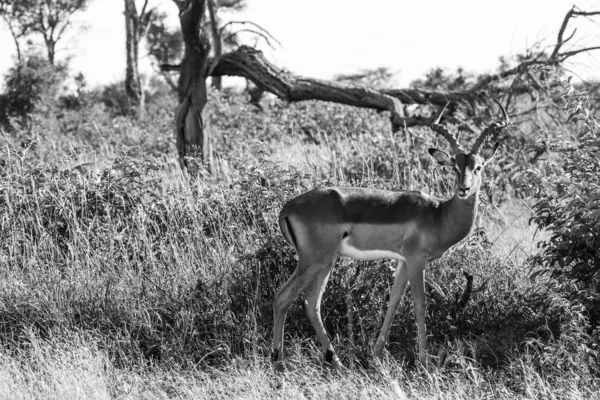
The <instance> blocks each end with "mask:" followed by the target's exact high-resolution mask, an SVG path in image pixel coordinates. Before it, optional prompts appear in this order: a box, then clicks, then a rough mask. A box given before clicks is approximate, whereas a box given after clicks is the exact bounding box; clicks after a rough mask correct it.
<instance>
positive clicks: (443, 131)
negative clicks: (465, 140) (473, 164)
mask: <svg viewBox="0 0 600 400" xmlns="http://www.w3.org/2000/svg"><path fill="white" fill-rule="evenodd" d="M448 104H450V102H447V103H446V105H445V106H444V108H442V111H440V113H439V114H438V116H437V117H436V119H434V120H433V123H432V124H431V125H430V126H429V127H430V128H431V130H432V131H434V132H436V133H438V134H439V135H441V136H443V137H444V139H446V140H447V141H448V143H450V147H451V148H452V152H453V153H454V154H458V153H461V152H464V150H463V148H462V146H461V145H460V143H458V136H455V135H453V134H452V133H450V131H449V130H448V128H446V127H445V126H443V125H440V120H441V119H442V114H443V113H444V111H445V110H446V107H448Z"/></svg>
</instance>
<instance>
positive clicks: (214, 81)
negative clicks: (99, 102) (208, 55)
mask: <svg viewBox="0 0 600 400" xmlns="http://www.w3.org/2000/svg"><path fill="white" fill-rule="evenodd" d="M208 14H209V16H210V31H211V36H212V44H213V50H214V55H215V59H217V60H218V59H219V58H221V56H222V55H223V43H222V41H221V33H220V32H219V27H218V26H217V16H216V13H215V3H214V0H208ZM222 79H223V78H222V77H220V76H213V77H212V78H211V85H212V87H213V88H215V89H217V90H221V89H222V88H223V82H222Z"/></svg>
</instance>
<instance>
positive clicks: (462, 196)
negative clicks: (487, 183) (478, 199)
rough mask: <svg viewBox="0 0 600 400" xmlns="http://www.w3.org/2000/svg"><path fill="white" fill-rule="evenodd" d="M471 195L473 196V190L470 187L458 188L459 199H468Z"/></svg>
mask: <svg viewBox="0 0 600 400" xmlns="http://www.w3.org/2000/svg"><path fill="white" fill-rule="evenodd" d="M469 194H471V188H470V187H469V186H463V185H461V186H459V187H458V198H459V199H466V198H467V197H469Z"/></svg>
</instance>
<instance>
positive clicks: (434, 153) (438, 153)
mask: <svg viewBox="0 0 600 400" xmlns="http://www.w3.org/2000/svg"><path fill="white" fill-rule="evenodd" d="M429 154H430V155H431V157H433V158H435V160H436V161H437V162H438V164H440V165H442V166H444V167H454V159H453V158H452V157H450V156H449V155H448V153H446V152H445V151H442V150H438V149H429Z"/></svg>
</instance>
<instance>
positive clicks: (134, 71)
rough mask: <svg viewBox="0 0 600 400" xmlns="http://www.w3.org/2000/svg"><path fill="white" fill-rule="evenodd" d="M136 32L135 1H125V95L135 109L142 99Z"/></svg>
mask: <svg viewBox="0 0 600 400" xmlns="http://www.w3.org/2000/svg"><path fill="white" fill-rule="evenodd" d="M138 32H139V20H138V15H137V8H136V6H135V0H125V50H126V60H127V64H126V67H125V93H126V94H127V97H128V98H129V100H130V101H131V103H132V104H133V105H135V106H136V107H140V105H141V99H142V85H141V81H140V73H139V67H138V58H139V56H138V55H139V40H140V38H139V35H138ZM141 108H143V106H141ZM141 108H140V111H141Z"/></svg>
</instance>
